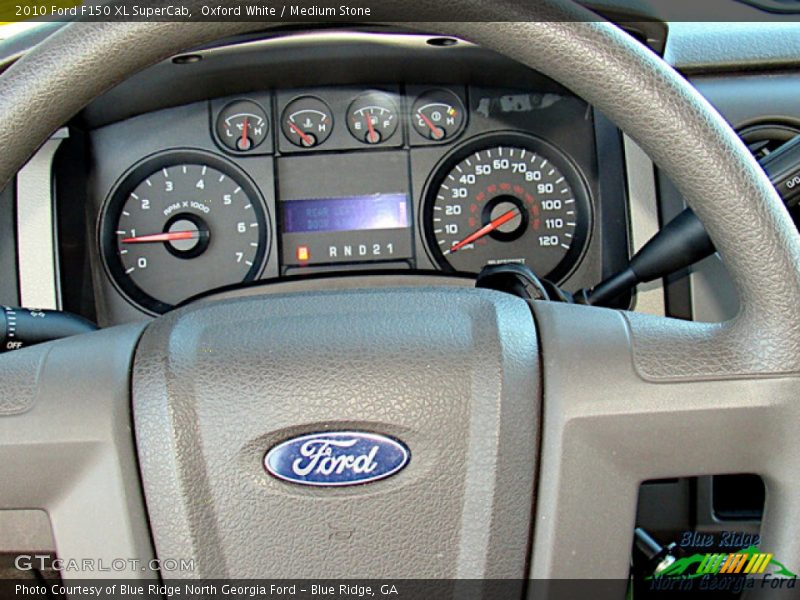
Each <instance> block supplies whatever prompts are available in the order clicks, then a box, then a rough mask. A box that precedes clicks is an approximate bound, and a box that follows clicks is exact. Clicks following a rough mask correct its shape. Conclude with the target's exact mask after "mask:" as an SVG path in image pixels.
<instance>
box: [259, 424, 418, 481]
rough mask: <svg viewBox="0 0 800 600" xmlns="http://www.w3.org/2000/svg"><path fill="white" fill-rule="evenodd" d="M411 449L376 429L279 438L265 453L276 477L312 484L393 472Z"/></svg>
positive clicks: (403, 463)
mask: <svg viewBox="0 0 800 600" xmlns="http://www.w3.org/2000/svg"><path fill="white" fill-rule="evenodd" d="M409 460H411V453H410V452H409V450H408V448H407V447H406V446H405V444H403V443H402V442H399V441H397V440H394V439H392V438H389V437H386V436H385V435H380V434H377V433H365V432H361V431H335V432H326V433H312V434H310V435H304V436H301V437H296V438H292V439H289V440H286V441H285V442H281V443H280V444H278V445H277V446H275V447H274V448H272V449H271V450H270V451H269V452H267V455H266V456H265V457H264V466H265V467H266V469H267V471H269V472H270V473H271V474H272V475H274V476H275V477H277V478H278V479H283V480H284V481H291V482H292V483H299V484H301V485H315V486H345V485H358V484H361V483H369V482H370V481H377V480H379V479H384V478H386V477H389V476H390V475H394V474H395V473H397V472H398V471H400V470H401V469H402V468H403V467H405V466H406V465H407V464H408V461H409Z"/></svg>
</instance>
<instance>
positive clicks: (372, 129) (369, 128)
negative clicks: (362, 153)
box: [364, 113, 378, 142]
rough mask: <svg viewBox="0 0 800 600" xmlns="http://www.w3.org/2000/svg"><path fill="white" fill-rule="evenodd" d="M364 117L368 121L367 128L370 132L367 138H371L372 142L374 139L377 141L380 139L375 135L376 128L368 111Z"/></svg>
mask: <svg viewBox="0 0 800 600" xmlns="http://www.w3.org/2000/svg"><path fill="white" fill-rule="evenodd" d="M364 119H365V120H366V121H367V129H368V130H369V133H368V134H367V140H369V141H370V142H372V141H376V142H377V141H378V140H377V138H376V136H375V128H374V127H373V126H372V119H370V118H369V115H368V114H367V113H364Z"/></svg>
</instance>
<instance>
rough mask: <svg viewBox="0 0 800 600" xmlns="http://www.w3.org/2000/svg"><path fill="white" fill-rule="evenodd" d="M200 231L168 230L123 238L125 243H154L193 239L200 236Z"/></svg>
mask: <svg viewBox="0 0 800 600" xmlns="http://www.w3.org/2000/svg"><path fill="white" fill-rule="evenodd" d="M200 235H201V232H200V231H197V230H195V231H167V232H166V233H154V234H152V235H137V236H136V237H129V238H123V239H122V243H123V244H153V243H156V242H172V241H175V240H193V239H196V238H199V237H200Z"/></svg>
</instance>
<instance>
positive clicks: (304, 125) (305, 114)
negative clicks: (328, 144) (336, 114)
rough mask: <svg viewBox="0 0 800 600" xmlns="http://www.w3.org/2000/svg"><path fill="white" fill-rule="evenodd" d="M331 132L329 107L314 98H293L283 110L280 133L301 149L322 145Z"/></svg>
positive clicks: (331, 124) (331, 121) (331, 122)
mask: <svg viewBox="0 0 800 600" xmlns="http://www.w3.org/2000/svg"><path fill="white" fill-rule="evenodd" d="M332 130H333V116H332V115H331V109H330V107H329V106H328V105H327V104H325V103H324V102H323V101H322V100H320V99H319V98H315V97H314V96H301V97H300V98H295V99H294V100H292V101H291V102H290V103H289V104H287V105H286V108H285V109H284V110H283V116H282V117H281V131H283V135H284V136H286V139H287V140H289V141H290V142H291V143H292V144H294V145H295V146H300V147H301V148H313V147H315V146H319V145H320V144H322V143H324V142H325V140H327V139H328V136H329V135H330V134H331V131H332Z"/></svg>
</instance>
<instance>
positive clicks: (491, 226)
mask: <svg viewBox="0 0 800 600" xmlns="http://www.w3.org/2000/svg"><path fill="white" fill-rule="evenodd" d="M518 214H519V209H517V208H512V209H511V210H509V211H507V212H504V213H503V214H502V215H500V216H499V217H497V218H496V219H494V220H493V221H489V222H488V223H487V224H486V225H484V226H483V227H481V228H480V229H478V230H477V231H475V232H474V233H471V234H469V235H468V236H467V237H465V238H464V239H463V240H461V241H460V242H457V243H455V244H453V245H452V246H451V247H450V250H449V253H451V254H452V253H453V252H455V251H457V250H460V249H461V248H463V247H464V246H466V245H467V244H471V243H472V242H474V241H476V240H479V239H481V238H482V237H483V236H485V235H486V234H487V233H491V232H492V231H494V230H495V229H497V228H498V227H500V226H501V225H504V224H505V223H508V222H509V221H510V220H511V219H513V218H514V217H516V216H517V215H518Z"/></svg>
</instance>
